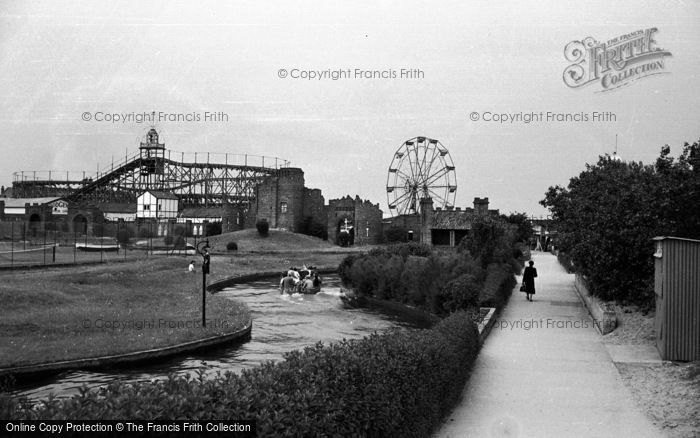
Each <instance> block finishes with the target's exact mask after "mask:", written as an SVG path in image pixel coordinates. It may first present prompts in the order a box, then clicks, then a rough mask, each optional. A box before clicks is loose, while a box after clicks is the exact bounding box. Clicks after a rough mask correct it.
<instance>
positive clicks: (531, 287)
mask: <svg viewBox="0 0 700 438" xmlns="http://www.w3.org/2000/svg"><path fill="white" fill-rule="evenodd" d="M529 263H530V266H528V267H527V268H525V272H523V283H525V294H526V297H527V299H528V301H532V295H535V278H537V269H535V267H534V266H533V265H534V264H535V262H533V261H532V260H530V262H529Z"/></svg>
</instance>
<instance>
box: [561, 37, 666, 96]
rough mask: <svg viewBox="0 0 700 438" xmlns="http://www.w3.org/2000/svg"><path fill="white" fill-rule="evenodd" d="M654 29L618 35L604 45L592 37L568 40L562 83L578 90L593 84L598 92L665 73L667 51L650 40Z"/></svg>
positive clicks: (565, 49)
mask: <svg viewBox="0 0 700 438" xmlns="http://www.w3.org/2000/svg"><path fill="white" fill-rule="evenodd" d="M656 31H657V29H656V28H655V27H652V28H649V29H642V30H638V31H635V32H632V33H628V34H625V35H620V36H619V37H617V38H613V39H611V40H608V41H606V42H598V41H596V40H595V39H594V38H592V37H588V38H585V39H583V40H582V41H571V42H570V43H569V44H567V45H566V47H565V48H564V56H565V57H566V60H567V61H569V62H572V64H571V65H569V66H568V67H566V69H564V83H565V84H566V85H567V86H569V87H571V88H579V87H583V86H584V85H589V84H593V83H598V84H600V87H601V89H600V90H598V91H599V92H602V91H610V90H614V89H616V88H620V87H622V86H625V85H628V84H630V83H631V82H633V81H636V80H637V79H641V78H645V77H647V76H652V75H657V74H663V73H668V71H666V63H665V60H664V57H665V56H671V52H669V51H667V50H665V49H662V48H659V47H657V45H656V41H655V40H654V34H655V33H656Z"/></svg>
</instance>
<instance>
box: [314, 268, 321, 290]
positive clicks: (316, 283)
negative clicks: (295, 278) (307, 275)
mask: <svg viewBox="0 0 700 438" xmlns="http://www.w3.org/2000/svg"><path fill="white" fill-rule="evenodd" d="M313 286H314V287H315V288H316V287H321V277H319V276H318V272H317V271H314V279H313Z"/></svg>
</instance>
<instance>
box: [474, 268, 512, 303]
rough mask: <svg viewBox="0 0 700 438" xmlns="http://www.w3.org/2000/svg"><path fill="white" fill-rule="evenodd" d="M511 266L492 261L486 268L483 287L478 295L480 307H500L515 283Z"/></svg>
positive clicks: (506, 299)
mask: <svg viewBox="0 0 700 438" xmlns="http://www.w3.org/2000/svg"><path fill="white" fill-rule="evenodd" d="M516 283H517V282H516V281H515V277H514V276H513V271H512V267H511V266H510V265H507V264H500V265H499V264H496V263H493V264H491V265H489V266H488V268H487V269H486V279H485V281H484V287H483V289H482V290H481V294H480V295H479V301H480V305H481V306H482V307H495V308H497V309H499V310H500V309H502V308H503V306H505V305H506V303H507V302H508V298H509V297H510V295H511V292H512V291H513V287H515V285H516Z"/></svg>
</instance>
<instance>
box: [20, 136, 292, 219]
mask: <svg viewBox="0 0 700 438" xmlns="http://www.w3.org/2000/svg"><path fill="white" fill-rule="evenodd" d="M221 158H223V160H221ZM215 160H218V161H215ZM284 167H289V161H287V160H282V159H280V158H276V157H264V156H257V155H238V154H210V153H206V152H205V153H201V152H200V153H194V154H191V153H189V154H185V153H180V152H175V151H170V150H167V149H165V144H164V143H160V142H159V140H158V132H156V130H155V129H151V130H150V131H149V132H148V134H147V135H146V141H145V142H141V145H140V147H139V150H138V152H137V153H135V154H132V155H130V156H129V155H127V156H126V157H125V158H124V159H123V161H121V162H119V163H117V164H114V163H113V164H112V165H111V166H110V167H109V169H108V170H106V171H104V172H98V173H97V174H96V175H95V176H93V177H87V176H86V174H85V172H83V173H82V177H80V176H78V175H76V174H75V173H71V172H65V173H64V172H55V171H53V172H52V171H46V172H41V171H29V172H27V171H21V172H15V173H14V174H13V182H12V196H13V197H15V198H40V197H53V196H56V197H62V198H65V199H66V200H68V201H69V202H76V203H84V202H88V203H97V204H102V203H135V202H136V199H137V198H138V196H139V195H140V194H142V193H143V192H144V191H146V190H160V191H168V192H172V193H174V194H175V195H177V196H178V198H179V199H180V204H181V206H183V207H218V206H222V205H224V204H235V205H238V206H241V207H243V208H244V209H247V206H248V205H249V203H250V202H251V201H252V200H253V199H254V198H255V186H256V185H257V184H259V183H260V182H262V181H263V180H264V179H265V178H266V177H268V176H273V175H275V174H277V171H278V170H279V169H280V168H284ZM64 176H65V178H64Z"/></svg>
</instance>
